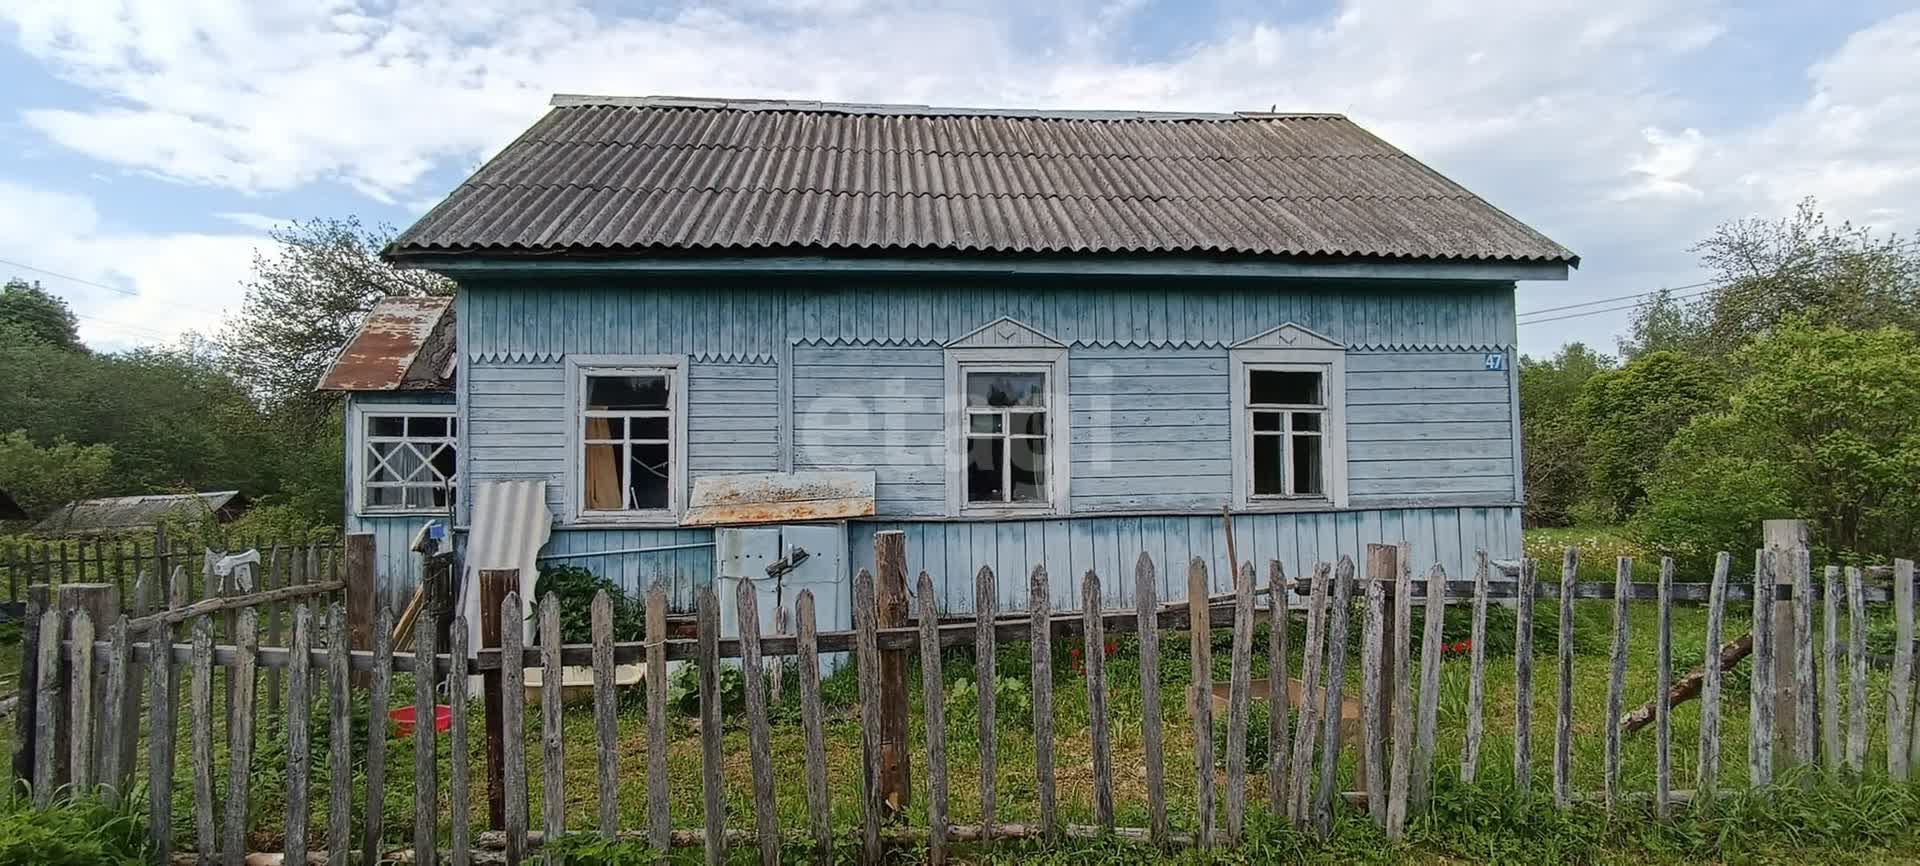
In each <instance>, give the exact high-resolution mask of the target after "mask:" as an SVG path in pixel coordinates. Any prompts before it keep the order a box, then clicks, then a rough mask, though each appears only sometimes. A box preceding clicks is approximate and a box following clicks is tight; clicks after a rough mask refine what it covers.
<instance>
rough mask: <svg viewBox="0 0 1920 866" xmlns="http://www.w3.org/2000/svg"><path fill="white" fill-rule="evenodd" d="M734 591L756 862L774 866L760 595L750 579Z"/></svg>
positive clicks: (776, 843) (776, 832)
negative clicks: (758, 857)
mask: <svg viewBox="0 0 1920 866" xmlns="http://www.w3.org/2000/svg"><path fill="white" fill-rule="evenodd" d="M735 590H736V591H735V593H734V605H735V607H734V609H735V611H736V612H737V613H738V617H737V620H736V621H737V622H738V623H739V629H740V674H741V679H742V681H743V687H742V690H743V691H744V692H745V704H746V714H747V763H748V772H749V773H750V774H751V775H752V779H753V824H754V829H755V831H756V837H757V838H758V840H759V842H760V862H761V863H763V864H767V866H777V864H778V863H779V862H780V827H779V825H778V823H777V822H778V820H779V814H778V813H777V812H776V811H775V810H776V806H775V803H774V799H773V736H772V733H771V732H770V731H769V730H768V729H767V679H766V676H767V671H766V666H765V664H763V663H762V662H761V660H760V593H759V590H758V589H757V588H755V587H754V585H753V581H750V580H742V581H739V583H738V586H736V587H735Z"/></svg>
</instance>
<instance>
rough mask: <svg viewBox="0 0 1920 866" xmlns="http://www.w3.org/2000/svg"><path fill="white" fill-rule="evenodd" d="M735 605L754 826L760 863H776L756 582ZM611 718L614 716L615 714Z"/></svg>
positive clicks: (744, 585)
mask: <svg viewBox="0 0 1920 866" xmlns="http://www.w3.org/2000/svg"><path fill="white" fill-rule="evenodd" d="M734 605H735V611H736V613H737V614H738V616H737V617H736V619H735V621H736V622H738V623H739V624H740V626H739V628H740V675H741V680H742V681H743V684H744V685H743V691H744V692H745V701H744V703H745V704H746V714H747V764H748V773H749V774H750V775H751V776H752V779H753V826H754V831H755V835H756V838H757V841H758V842H759V844H760V862H761V863H763V864H766V866H777V864H778V863H779V862H780V827H779V824H778V820H779V816H778V815H777V814H776V813H775V804H774V800H773V734H772V732H771V731H769V730H768V729H767V672H766V666H765V664H764V663H762V662H761V660H760V591H759V589H758V588H757V587H755V586H754V585H753V581H751V580H743V581H740V582H739V585H738V587H737V591H736V592H735V593H734ZM608 717H609V719H611V717H612V714H611V713H609V714H608ZM602 754H608V753H606V752H603V753H602ZM608 823H609V824H610V823H611V822H608Z"/></svg>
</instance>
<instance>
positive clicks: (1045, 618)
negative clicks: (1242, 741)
mask: <svg viewBox="0 0 1920 866" xmlns="http://www.w3.org/2000/svg"><path fill="white" fill-rule="evenodd" d="M1027 584H1028V586H1027V588H1028V590H1029V594H1028V602H1027V610H1028V612H1029V614H1030V615H1031V616H1032V618H1033V623H1032V625H1031V626H1030V628H1031V631H1029V632H1028V633H1027V641H1028V643H1029V645H1030V646H1031V648H1032V652H1031V655H1032V656H1033V785H1034V793H1035V795H1036V796H1037V797H1038V799H1039V801H1040V828H1041V835H1042V836H1043V837H1044V838H1045V839H1046V840H1047V841H1048V842H1052V841H1054V839H1055V838H1057V837H1056V836H1055V833H1056V832H1057V828H1058V827H1059V816H1058V814H1057V811H1056V809H1057V807H1056V804H1055V802H1054V776H1053V629H1052V627H1051V624H1052V622H1053V595H1052V587H1051V586H1050V585H1049V584H1048V583H1047V568H1046V566H1044V565H1036V566H1034V567H1033V574H1032V575H1031V577H1030V578H1029V579H1028V581H1027ZM1209 637H1211V634H1209ZM1195 666H1196V667H1199V663H1198V662H1197V661H1196V662H1195ZM1207 742H1208V743H1209V744H1211V743H1212V742H1213V737H1212V736H1211V735H1209V736H1208V737H1207ZM1211 768H1212V767H1211V764H1209V766H1208V769H1209V771H1211ZM1208 778H1209V779H1211V778H1212V774H1211V772H1209V773H1208Z"/></svg>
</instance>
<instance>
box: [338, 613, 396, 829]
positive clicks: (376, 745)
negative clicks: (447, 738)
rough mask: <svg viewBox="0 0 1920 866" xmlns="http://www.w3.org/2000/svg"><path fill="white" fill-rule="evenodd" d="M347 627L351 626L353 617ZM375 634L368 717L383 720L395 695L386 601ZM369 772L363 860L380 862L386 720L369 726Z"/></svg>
mask: <svg viewBox="0 0 1920 866" xmlns="http://www.w3.org/2000/svg"><path fill="white" fill-rule="evenodd" d="M348 628H349V629H351V628H352V621H351V620H349V621H348ZM372 637H373V657H374V666H373V671H372V676H371V679H370V682H369V685H368V688H367V718H370V719H383V720H384V719H385V718H386V717H387V705H388V703H389V702H390V699H391V697H392V695H393V612H392V611H390V610H388V609H387V606H386V605H384V604H383V605H379V606H378V609H377V610H376V612H375V614H374V621H373V636H372ZM366 773H367V788H366V790H367V795H366V802H367V803H368V804H369V806H368V808H367V811H366V816H365V819H364V820H365V824H366V827H365V830H364V832H363V833H362V835H361V837H360V838H361V846H360V859H361V862H363V863H378V862H380V860H379V857H380V852H381V840H382V839H383V838H384V837H385V835H386V816H385V815H384V814H383V812H384V810H382V809H379V808H376V807H374V805H372V804H377V803H381V802H383V801H384V800H385V799H386V794H385V793H384V792H385V791H386V789H387V726H386V724H385V723H384V722H381V723H379V724H372V725H368V726H367V770H366Z"/></svg>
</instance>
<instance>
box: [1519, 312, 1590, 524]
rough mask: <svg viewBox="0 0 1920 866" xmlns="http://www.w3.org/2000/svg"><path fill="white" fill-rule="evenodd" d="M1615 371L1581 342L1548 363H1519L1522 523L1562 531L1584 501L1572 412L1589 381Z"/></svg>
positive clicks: (1582, 440) (1581, 438)
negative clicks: (1523, 466) (1523, 465)
mask: <svg viewBox="0 0 1920 866" xmlns="http://www.w3.org/2000/svg"><path fill="white" fill-rule="evenodd" d="M1612 368H1613V359H1612V358H1609V357H1607V356H1606V355H1602V354H1600V353H1598V352H1595V351H1593V350H1592V349H1589V348H1587V347H1586V345H1585V344H1583V343H1569V344H1567V345H1566V346H1563V347H1562V348H1561V349H1560V351H1559V352H1558V353H1557V354H1555V355H1554V356H1553V357H1551V358H1547V359H1545V360H1540V359H1535V358H1531V357H1522V358H1521V359H1520V434H1521V439H1522V442H1523V447H1522V453H1523V454H1524V456H1525V458H1526V469H1525V476H1526V487H1527V506H1526V520H1527V522H1528V524H1529V525H1532V526H1565V525H1567V524H1569V523H1571V522H1573V514H1574V508H1575V506H1577V505H1578V504H1579V503H1580V502H1581V500H1582V499H1584V498H1585V497H1586V491H1587V483H1586V482H1587V475H1586V471H1587V470H1586V461H1585V452H1586V444H1587V439H1586V428H1585V427H1584V426H1583V425H1582V424H1581V423H1580V419H1579V417H1578V415H1577V414H1576V413H1575V405H1576V402H1577V401H1578V400H1579V397H1580V391H1581V389H1582V388H1583V387H1585V386H1586V383H1587V380H1589V379H1591V378H1593V377H1594V376H1595V375H1597V374H1599V373H1600V372H1601V371H1604V370H1610V369H1612Z"/></svg>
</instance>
